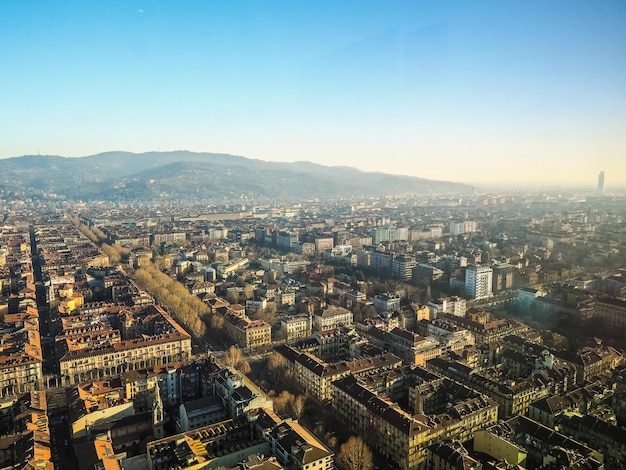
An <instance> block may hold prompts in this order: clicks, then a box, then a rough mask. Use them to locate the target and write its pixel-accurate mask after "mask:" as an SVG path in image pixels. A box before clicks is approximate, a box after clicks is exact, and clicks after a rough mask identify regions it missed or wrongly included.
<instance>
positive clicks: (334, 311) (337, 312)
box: [313, 306, 354, 331]
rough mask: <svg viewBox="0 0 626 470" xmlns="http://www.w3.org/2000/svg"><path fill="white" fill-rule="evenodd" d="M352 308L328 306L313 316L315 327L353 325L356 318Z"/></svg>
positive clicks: (321, 328) (319, 328)
mask: <svg viewBox="0 0 626 470" xmlns="http://www.w3.org/2000/svg"><path fill="white" fill-rule="evenodd" d="M353 317H354V316H353V314H352V312H351V311H350V310H348V309H347V308H343V307H335V306H332V307H328V308H327V309H325V310H323V311H322V312H320V313H316V314H315V315H314V316H313V328H314V329H315V330H316V331H317V330H330V329H332V328H336V327H338V326H344V325H352V323H353V321H354V318H353Z"/></svg>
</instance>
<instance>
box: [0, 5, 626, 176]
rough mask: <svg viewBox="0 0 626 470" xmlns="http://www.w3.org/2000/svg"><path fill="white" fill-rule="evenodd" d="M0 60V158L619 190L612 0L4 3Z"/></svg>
mask: <svg viewBox="0 0 626 470" xmlns="http://www.w3.org/2000/svg"><path fill="white" fill-rule="evenodd" d="M0 60H1V63H2V64H3V67H2V73H0V105H1V109H2V112H1V113H0V126H1V127H0V128H1V129H2V138H1V139H0V157H11V156H18V155H23V154H34V153H37V152H40V153H42V154H55V155H64V156H84V155H90V154H94V153H99V152H103V151H108V150H127V151H132V152H143V151H150V150H177V149H186V150H192V151H206V152H224V153H232V154H237V155H243V156H246V157H251V158H259V159H262V160H271V161H296V160H310V161H314V162H318V163H321V164H325V165H349V166H356V167H358V168H361V169H363V170H367V171H383V172H389V173H395V174H409V175H415V176H421V177H425V178H435V179H445V180H452V181H464V182H470V183H494V184H495V183H512V182H515V183H527V182H534V183H538V184H553V183H561V184H567V183H576V184H579V183H587V184H589V185H590V186H591V185H593V184H594V183H595V179H596V176H597V174H598V172H599V171H600V170H604V171H605V172H606V184H607V187H610V186H611V185H612V184H626V2H624V1H621V0H620V1H593V2H591V1H589V2H582V1H572V0H570V1H523V2H522V1H519V2H514V1H477V2H472V1H459V2H439V1H437V2H435V1H430V2H428V1H415V0H410V1H394V0H385V1H382V0H380V1H367V0H346V1H338V0H333V1H326V0H316V1H290V2H287V1H285V2H278V1H272V0H255V1H236V0H225V1H212V0H202V1H188V0H179V1H173V0H168V1H165V0H146V1H134V0H124V1H114V0H108V1H104V0H100V1H86V0H81V1H63V0H60V1H58V2H52V1H31V0H19V1H18V0H3V1H2V2H0Z"/></svg>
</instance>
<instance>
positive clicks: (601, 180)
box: [598, 171, 604, 194]
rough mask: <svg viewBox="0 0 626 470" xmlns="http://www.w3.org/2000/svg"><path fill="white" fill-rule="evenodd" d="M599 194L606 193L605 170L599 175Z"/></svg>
mask: <svg viewBox="0 0 626 470" xmlns="http://www.w3.org/2000/svg"><path fill="white" fill-rule="evenodd" d="M598 194H604V171H601V172H600V174H599V175H598Z"/></svg>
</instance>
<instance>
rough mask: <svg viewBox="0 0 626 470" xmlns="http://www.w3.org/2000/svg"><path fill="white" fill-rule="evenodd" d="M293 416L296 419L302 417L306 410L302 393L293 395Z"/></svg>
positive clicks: (290, 405)
mask: <svg viewBox="0 0 626 470" xmlns="http://www.w3.org/2000/svg"><path fill="white" fill-rule="evenodd" d="M289 408H290V411H291V416H292V417H293V418H296V419H300V417H301V416H302V413H303V412H304V397H303V396H302V395H295V396H293V397H292V399H291V402H290V403H289Z"/></svg>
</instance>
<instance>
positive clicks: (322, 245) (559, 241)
mask: <svg viewBox="0 0 626 470" xmlns="http://www.w3.org/2000/svg"><path fill="white" fill-rule="evenodd" d="M22 158H24V157H22ZM39 158H45V157H39ZM609 177H610V176H609ZM137 184H140V183H137ZM320 196H321V197H319V198H315V199H308V200H307V199H302V200H297V201H291V202H288V201H273V202H263V203H255V202H254V201H247V202H241V200H240V199H239V198H235V200H233V201H230V202H225V201H222V202H219V203H217V202H215V201H208V200H206V201H204V200H198V199H186V200H183V199H171V198H170V199H168V198H161V199H159V198H156V199H154V200H153V201H152V202H150V201H146V200H143V201H141V200H119V199H115V200H111V201H107V200H104V199H97V200H96V199H94V200H83V201H81V200H74V199H71V198H68V197H66V196H63V195H61V194H50V193H45V192H43V191H41V190H39V191H38V190H36V189H30V190H23V191H22V192H20V190H18V189H12V190H10V191H7V190H1V191H0V202H1V207H2V208H3V212H2V218H3V223H2V226H1V233H0V235H1V236H0V261H1V266H2V271H1V272H2V276H1V280H2V282H1V285H2V297H1V300H2V302H1V304H0V306H1V307H0V308H1V313H2V338H3V339H2V345H3V346H2V351H1V358H2V360H1V362H0V364H1V367H0V372H1V374H0V394H1V399H0V426H1V435H2V437H0V443H1V448H2V453H0V457H1V459H2V461H1V463H2V468H11V469H12V468H33V469H34V468H46V469H53V468H60V469H80V470H82V469H137V470H144V469H150V470H153V469H225V470H235V469H237V470H244V469H250V470H252V469H263V470H265V469H302V470H304V469H334V468H337V469H342V470H343V469H345V470H352V469H365V470H372V469H406V470H413V469H444V468H446V469H447V468H452V469H475V470H478V469H501V470H505V469H507V470H508V469H607V470H608V469H620V468H624V466H625V465H626V463H625V462H626V427H625V425H626V361H625V360H624V352H625V350H626V340H625V338H626V268H625V267H626V248H625V246H626V238H625V234H626V230H625V224H626V195H625V194H617V193H615V194H613V193H609V192H607V191H606V189H605V173H604V172H603V171H601V172H599V174H598V178H597V186H596V188H595V189H593V190H587V191H583V192H580V191H578V192H576V191H571V192H567V191H560V192H549V191H548V192H534V193H532V192H524V191H519V190H515V191H511V192H509V193H507V192H502V193H498V194H495V193H494V194H490V193H480V192H477V191H475V192H473V193H471V194H462V195H454V194H451V193H450V194H427V195H410V194H405V195H387V196H363V197H356V196H354V197H323V195H320Z"/></svg>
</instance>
